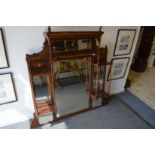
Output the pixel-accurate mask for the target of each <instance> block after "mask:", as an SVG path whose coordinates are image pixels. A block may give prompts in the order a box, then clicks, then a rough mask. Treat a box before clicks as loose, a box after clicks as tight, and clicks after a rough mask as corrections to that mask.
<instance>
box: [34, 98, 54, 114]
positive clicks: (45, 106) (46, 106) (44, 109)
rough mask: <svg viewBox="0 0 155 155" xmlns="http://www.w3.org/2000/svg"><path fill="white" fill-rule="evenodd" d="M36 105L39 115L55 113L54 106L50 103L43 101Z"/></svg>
mask: <svg viewBox="0 0 155 155" xmlns="http://www.w3.org/2000/svg"><path fill="white" fill-rule="evenodd" d="M36 105H37V107H36V108H37V112H38V115H45V114H47V113H51V112H54V105H53V104H51V103H50V102H49V101H43V102H40V103H38V104H36Z"/></svg>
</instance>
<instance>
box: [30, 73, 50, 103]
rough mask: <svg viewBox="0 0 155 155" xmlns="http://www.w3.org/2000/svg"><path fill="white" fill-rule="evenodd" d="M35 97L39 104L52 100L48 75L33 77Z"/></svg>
mask: <svg viewBox="0 0 155 155" xmlns="http://www.w3.org/2000/svg"><path fill="white" fill-rule="evenodd" d="M33 87H34V97H35V100H36V103H37V104H41V103H43V102H46V101H50V91H49V84H48V77H47V76H38V75H37V76H34V77H33Z"/></svg>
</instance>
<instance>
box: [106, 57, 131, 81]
mask: <svg viewBox="0 0 155 155" xmlns="http://www.w3.org/2000/svg"><path fill="white" fill-rule="evenodd" d="M129 62H130V57H125V58H113V59H112V68H111V69H110V70H109V74H108V79H107V81H111V80H118V79H121V78H124V77H125V75H126V71H127V68H128V65H129Z"/></svg>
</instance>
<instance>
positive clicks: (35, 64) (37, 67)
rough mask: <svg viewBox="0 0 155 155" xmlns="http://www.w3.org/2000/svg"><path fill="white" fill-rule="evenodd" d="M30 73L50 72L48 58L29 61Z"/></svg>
mask: <svg viewBox="0 0 155 155" xmlns="http://www.w3.org/2000/svg"><path fill="white" fill-rule="evenodd" d="M30 71H31V74H40V73H47V72H50V62H49V60H48V59H44V60H35V61H31V62H30Z"/></svg>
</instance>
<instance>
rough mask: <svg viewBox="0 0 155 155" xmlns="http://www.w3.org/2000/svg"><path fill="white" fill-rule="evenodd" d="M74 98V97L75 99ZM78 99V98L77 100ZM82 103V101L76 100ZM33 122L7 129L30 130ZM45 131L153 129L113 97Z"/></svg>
mask: <svg viewBox="0 0 155 155" xmlns="http://www.w3.org/2000/svg"><path fill="white" fill-rule="evenodd" d="M73 98H74V97H73ZM75 99H76V98H75ZM75 102H77V103H80V101H79V100H78V101H77V100H75ZM30 123H31V121H27V122H23V123H18V124H15V125H12V126H7V127H4V128H5V129H6V128H7V129H23V128H24V129H28V128H30ZM41 128H43V129H151V128H152V127H151V126H150V125H149V124H148V123H146V122H145V121H144V120H143V119H141V117H139V116H138V115H137V114H136V113H135V112H133V110H131V109H130V108H128V106H126V105H125V104H124V102H122V100H120V99H119V97H118V95H116V96H112V97H111V98H110V99H109V103H108V104H107V105H105V106H103V107H100V108H97V109H94V110H91V111H88V112H84V113H81V114H79V115H76V116H73V117H70V118H68V119H65V120H63V121H60V122H57V123H54V124H48V125H45V126H43V127H41Z"/></svg>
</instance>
